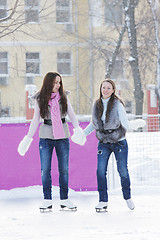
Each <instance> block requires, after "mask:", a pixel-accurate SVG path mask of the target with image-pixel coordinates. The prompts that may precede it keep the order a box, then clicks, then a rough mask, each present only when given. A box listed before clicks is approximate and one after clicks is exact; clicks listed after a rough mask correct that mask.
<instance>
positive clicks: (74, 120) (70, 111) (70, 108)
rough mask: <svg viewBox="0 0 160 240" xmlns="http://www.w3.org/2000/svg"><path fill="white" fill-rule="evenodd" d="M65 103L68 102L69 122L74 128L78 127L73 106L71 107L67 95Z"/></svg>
mask: <svg viewBox="0 0 160 240" xmlns="http://www.w3.org/2000/svg"><path fill="white" fill-rule="evenodd" d="M67 103H68V110H67V114H68V116H69V118H70V120H71V123H72V124H73V126H74V128H77V127H79V123H78V120H77V118H76V115H75V113H74V111H73V108H72V105H71V103H70V101H69V98H68V97H67Z"/></svg>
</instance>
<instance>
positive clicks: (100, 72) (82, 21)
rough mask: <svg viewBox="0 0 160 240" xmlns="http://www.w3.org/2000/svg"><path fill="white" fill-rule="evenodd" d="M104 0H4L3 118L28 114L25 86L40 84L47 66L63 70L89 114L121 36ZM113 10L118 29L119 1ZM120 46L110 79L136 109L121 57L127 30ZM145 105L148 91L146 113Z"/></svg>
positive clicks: (76, 104) (76, 101) (74, 99)
mask: <svg viewBox="0 0 160 240" xmlns="http://www.w3.org/2000/svg"><path fill="white" fill-rule="evenodd" d="M16 2H17V5H15V3H16ZM106 2H107V1H102V0H99V1H96V0H73V1H71V0H55V1H50V0H48V1H46V0H32V1H31V0H19V1H12V0H0V29H1V35H0V117H7V116H9V117H25V116H26V92H25V87H26V85H35V86H36V89H37V90H38V89H40V88H41V85H42V81H43V78H44V76H45V74H46V73H47V72H49V71H58V72H59V73H60V74H61V75H62V78H63V83H64V88H65V89H66V90H68V91H70V92H71V94H70V96H69V98H70V101H71V103H72V106H73V108H74V110H75V113H76V114H82V115H83V114H90V113H91V109H92V103H93V100H94V99H96V98H97V97H98V95H99V85H100V82H101V81H102V80H104V79H105V75H106V69H107V62H109V59H110V58H111V56H112V52H113V50H114V45H115V43H116V40H117V38H118V33H117V30H115V24H111V18H112V16H111V15H109V11H108V7H107V4H106ZM115 11H116V12H115V13H116V16H117V19H116V20H115V21H117V23H118V27H119V28H120V24H121V21H122V19H121V18H122V15H121V14H122V12H121V9H120V8H119V6H118V8H117V9H115ZM12 13H13V15H12V16H11V18H7V16H10V14H12ZM137 14H138V10H137ZM3 19H4V20H3ZM2 20H3V21H2ZM7 31H8V32H7ZM121 49H122V50H121V53H120V55H119V56H118V58H117V60H116V67H115V68H114V72H113V74H112V75H113V77H112V78H113V79H114V80H115V81H116V83H117V91H118V93H119V94H120V95H121V96H122V98H123V99H124V101H125V103H126V106H127V107H128V112H129V113H134V96H133V88H134V86H133V78H132V74H131V70H130V66H129V64H127V63H125V64H124V62H123V60H122V59H123V58H127V57H128V56H127V54H128V52H129V46H128V39H127V34H125V36H124V39H123V42H122V45H121ZM123 49H124V51H123ZM149 83H150V82H148V83H147V84H149ZM144 90H145V89H144ZM144 92H145V91H144ZM127 104H128V105H127ZM146 104H147V102H146V94H145V97H144V112H146Z"/></svg>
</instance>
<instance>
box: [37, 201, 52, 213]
mask: <svg viewBox="0 0 160 240" xmlns="http://www.w3.org/2000/svg"><path fill="white" fill-rule="evenodd" d="M39 209H40V212H46V211H52V200H50V199H44V201H43V202H42V205H41V206H40V207H39Z"/></svg>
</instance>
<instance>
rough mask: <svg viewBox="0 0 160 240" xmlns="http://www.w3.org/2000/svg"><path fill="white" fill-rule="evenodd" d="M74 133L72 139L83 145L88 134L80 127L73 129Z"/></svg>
mask: <svg viewBox="0 0 160 240" xmlns="http://www.w3.org/2000/svg"><path fill="white" fill-rule="evenodd" d="M73 132H74V134H73V135H72V137H71V140H72V141H73V142H74V143H77V144H79V145H81V146H83V145H84V144H85V142H86V135H85V134H84V132H83V129H82V128H80V127H77V128H74V129H73Z"/></svg>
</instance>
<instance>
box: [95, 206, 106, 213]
mask: <svg viewBox="0 0 160 240" xmlns="http://www.w3.org/2000/svg"><path fill="white" fill-rule="evenodd" d="M96 212H98V213H100V212H108V210H107V207H103V208H96Z"/></svg>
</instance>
